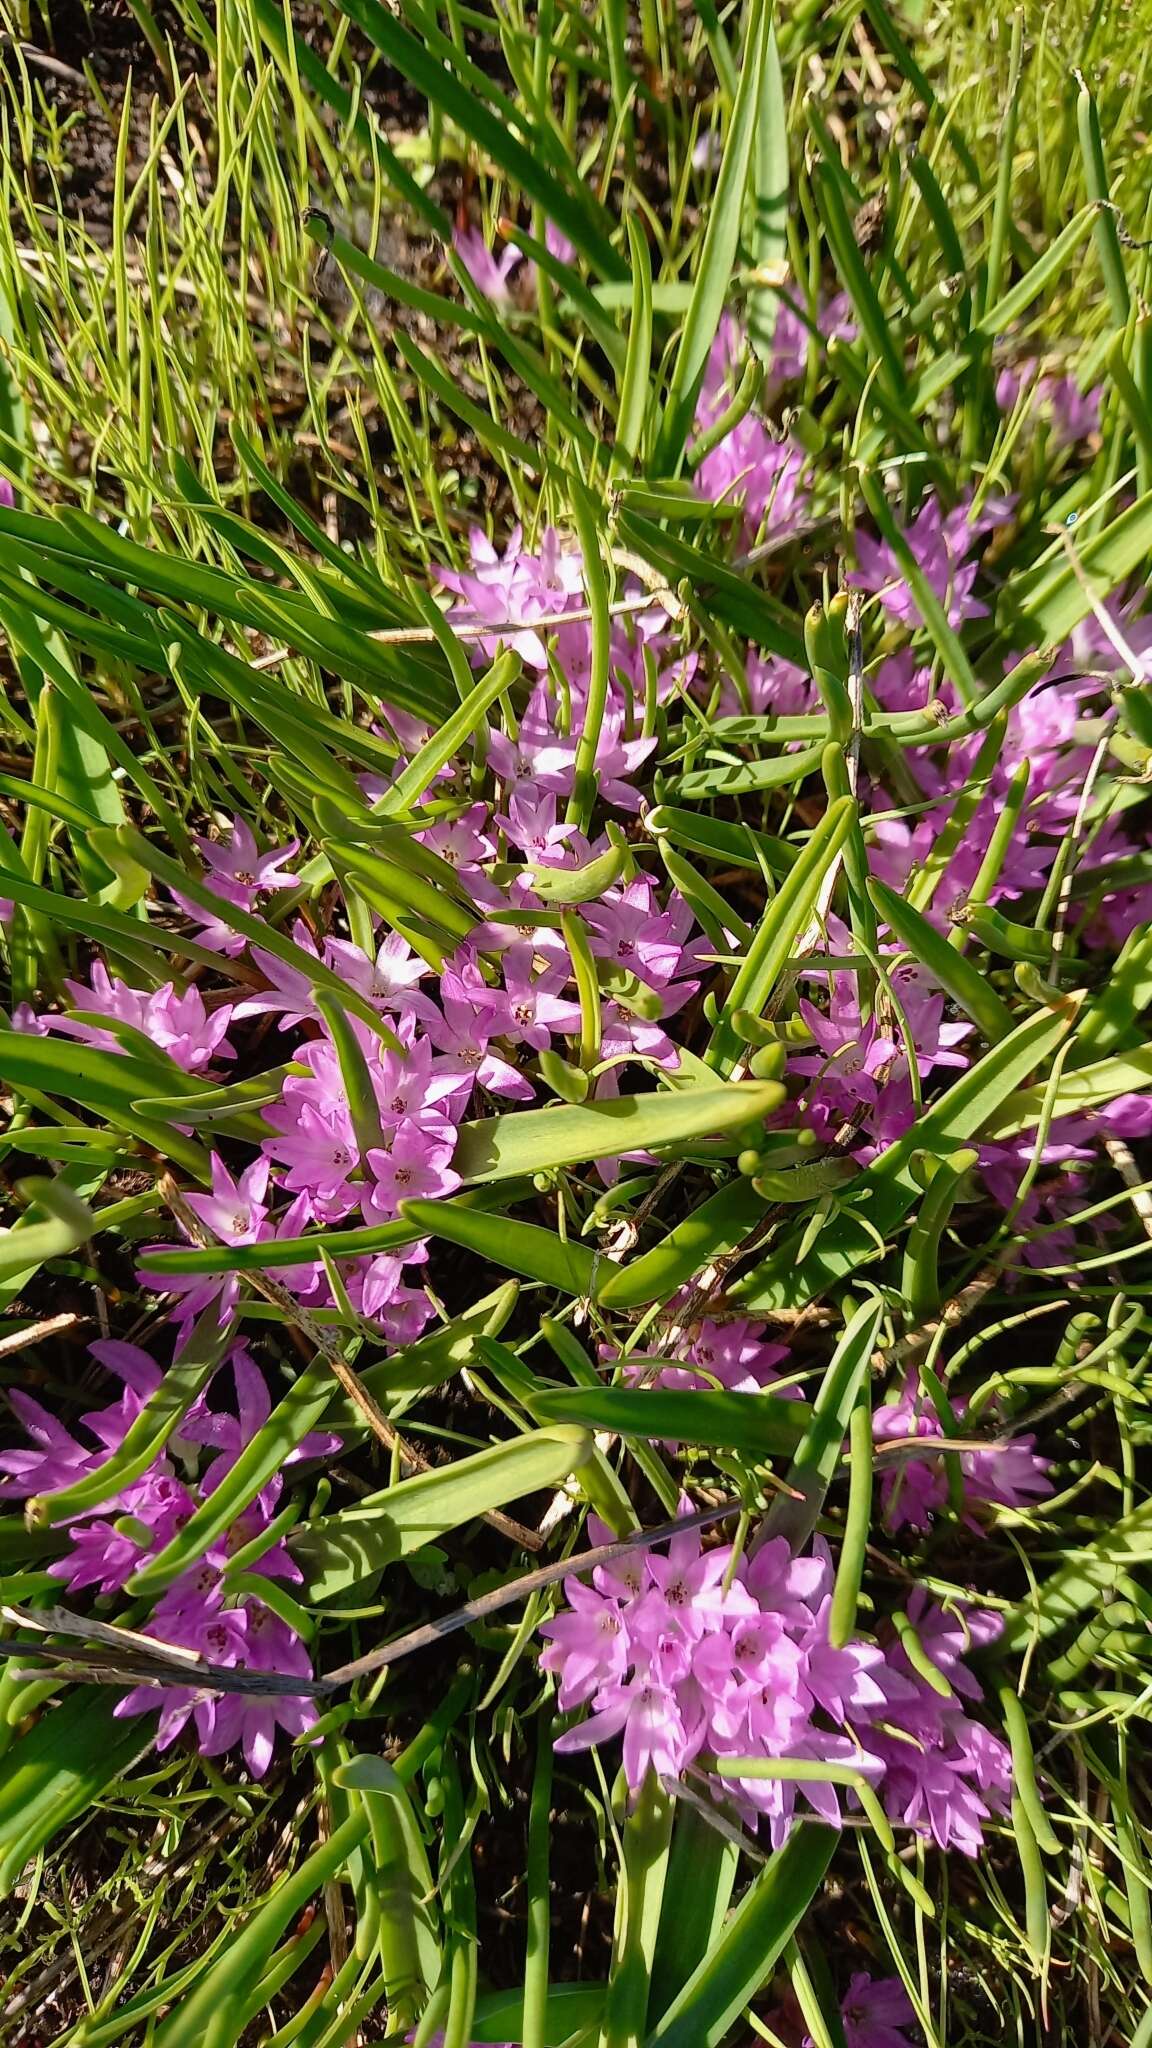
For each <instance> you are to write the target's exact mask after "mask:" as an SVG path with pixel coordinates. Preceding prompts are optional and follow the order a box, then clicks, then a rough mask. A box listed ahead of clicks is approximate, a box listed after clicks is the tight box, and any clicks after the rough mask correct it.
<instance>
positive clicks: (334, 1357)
mask: <svg viewBox="0 0 1152 2048" xmlns="http://www.w3.org/2000/svg"><path fill="white" fill-rule="evenodd" d="M157 1185H158V1187H159V1191H160V1195H161V1198H162V1200H163V1201H164V1203H165V1204H166V1206H167V1207H168V1208H169V1209H170V1210H171V1211H172V1214H173V1215H174V1216H175V1218H176V1220H177V1222H178V1223H180V1224H181V1226H182V1227H183V1229H184V1230H186V1231H187V1232H188V1235H189V1237H191V1239H192V1241H193V1243H194V1244H198V1245H201V1246H202V1247H204V1248H205V1249H208V1248H210V1247H212V1246H215V1245H217V1244H219V1243H221V1242H222V1240H221V1239H219V1238H218V1237H216V1236H215V1234H214V1233H213V1232H212V1231H209V1230H206V1229H205V1227H204V1225H203V1224H202V1223H201V1221H200V1218H199V1217H198V1216H197V1215H196V1214H195V1211H194V1210H192V1209H190V1208H189V1206H188V1203H187V1201H186V1200H185V1198H184V1195H183V1194H182V1192H181V1190H180V1188H179V1187H178V1186H177V1184H176V1181H175V1180H174V1179H173V1176H172V1175H171V1174H170V1173H169V1172H167V1171H165V1172H164V1173H162V1174H161V1175H160V1179H159V1182H158V1184H157ZM247 1277H248V1279H249V1280H250V1281H251V1283H252V1285H253V1287H254V1288H255V1289H256V1292H257V1293H258V1294H262V1295H263V1296H264V1299H265V1300H266V1301H270V1302H272V1303H273V1305H274V1306H275V1307H276V1308H278V1309H279V1310H280V1311H281V1313H282V1314H283V1316H284V1317H285V1319H286V1320H287V1321H288V1322H289V1323H291V1324H293V1325H294V1327H295V1328H296V1329H298V1330H299V1331H300V1332H301V1334H302V1335H303V1336H304V1337H306V1338H307V1340H308V1342H309V1343H310V1344H313V1345H314V1346H315V1348H316V1350H317V1351H318V1352H319V1353H320V1356H321V1357H322V1358H323V1360H324V1362H325V1364H326V1365H327V1366H328V1367H329V1368H330V1370H331V1372H332V1375H333V1377H334V1378H335V1379H336V1380H338V1381H339V1384H340V1386H341V1387H342V1388H343V1390H344V1392H345V1393H346V1394H347V1396H348V1398H349V1400H350V1401H352V1402H353V1403H354V1404H355V1406H356V1407H357V1408H358V1409H359V1411H360V1413H361V1415H362V1416H363V1417H364V1420H365V1422H366V1423H367V1425H368V1427H369V1429H370V1430H371V1431H372V1433H373V1435H374V1436H376V1437H377V1438H378V1439H379V1441H380V1442H381V1443H382V1444H383V1445H384V1446H385V1448H386V1449H387V1450H388V1451H389V1452H393V1453H395V1456H396V1458H397V1459H398V1461H399V1463H400V1466H401V1469H402V1470H403V1469H405V1468H407V1470H408V1471H409V1472H430V1471H432V1469H433V1467H432V1464H431V1462H430V1460H429V1459H427V1458H426V1457H425V1456H424V1454H423V1452H422V1451H417V1450H415V1449H414V1448H413V1446H412V1445H411V1444H410V1443H408V1442H407V1441H406V1440H405V1438H403V1437H402V1436H401V1435H400V1432H399V1430H398V1429H396V1428H395V1426H394V1425H393V1424H392V1423H391V1422H389V1420H388V1417H387V1416H386V1415H385V1413H384V1410H383V1409H382V1408H381V1406H380V1403H379V1401H377V1400H376V1398H375V1396H374V1395H373V1394H371V1393H370V1392H369V1390H368V1388H367V1387H366V1386H365V1385H364V1382H363V1380H362V1379H361V1378H360V1375H359V1373H357V1372H355V1371H354V1370H353V1368H352V1366H350V1365H349V1363H348V1360H347V1359H346V1358H345V1356H344V1353H343V1352H342V1351H341V1349H340V1346H339V1345H338V1344H337V1342H336V1340H335V1338H333V1337H330V1336H329V1334H328V1332H327V1330H326V1329H325V1328H324V1327H323V1325H322V1324H321V1323H318V1322H317V1321H316V1319H315V1317H314V1316H312V1315H311V1314H310V1313H309V1311H308V1310H307V1309H306V1308H303V1307H302V1306H301V1304H300V1303H299V1302H298V1301H297V1300H296V1299H295V1297H294V1296H293V1295H291V1294H289V1292H288V1289H287V1288H286V1287H284V1286H282V1285H281V1283H280V1281H279V1280H273V1278H272V1276H271V1274H270V1273H261V1272H259V1271H255V1272H250V1273H249V1274H248V1276H247ZM484 1520H485V1521H486V1522H488V1523H490V1525H491V1527H492V1528H493V1529H498V1530H499V1531H500V1534H501V1535H502V1536H507V1537H509V1538H511V1540H512V1542H514V1543H519V1544H520V1545H521V1546H522V1548H523V1549H525V1550H539V1549H540V1548H541V1547H542V1540H541V1538H540V1537H539V1536H538V1535H537V1534H536V1531H535V1529H528V1528H525V1526H524V1524H523V1523H522V1522H517V1521H514V1520H513V1518H512V1516H511V1515H504V1514H501V1512H500V1510H499V1508H490V1509H489V1510H488V1512H487V1513H486V1514H485V1516H484Z"/></svg>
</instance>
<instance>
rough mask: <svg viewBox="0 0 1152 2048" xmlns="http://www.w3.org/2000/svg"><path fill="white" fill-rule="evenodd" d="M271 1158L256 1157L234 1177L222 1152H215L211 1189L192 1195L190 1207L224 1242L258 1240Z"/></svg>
mask: <svg viewBox="0 0 1152 2048" xmlns="http://www.w3.org/2000/svg"><path fill="white" fill-rule="evenodd" d="M267 1189H268V1161H267V1160H266V1159H257V1160H254V1161H253V1164H252V1165H251V1166H248V1167H246V1168H245V1170H244V1172H243V1173H242V1174H241V1176H240V1179H239V1181H238V1182H237V1181H234V1180H233V1178H232V1175H231V1174H230V1173H229V1171H228V1168H227V1167H226V1166H225V1164H224V1161H223V1160H222V1159H221V1157H220V1155H219V1153H217V1152H214V1153H213V1154H212V1193H211V1194H210V1195H189V1196H188V1198H187V1199H188V1207H189V1208H190V1209H191V1210H192V1212H193V1214H194V1215H195V1216H198V1217H199V1218H200V1221H201V1222H202V1223H206V1224H207V1226H208V1228H209V1230H210V1231H211V1232H212V1233H213V1235H214V1236H215V1237H218V1238H220V1239H221V1240H222V1241H223V1242H224V1243H225V1244H255V1243H256V1241H257V1239H258V1238H259V1237H260V1236H261V1234H262V1230H263V1225H264V1222H265V1220H266V1218H267V1215H268V1210H267V1208H266V1207H265V1205H264V1196H265V1194H266V1192H267Z"/></svg>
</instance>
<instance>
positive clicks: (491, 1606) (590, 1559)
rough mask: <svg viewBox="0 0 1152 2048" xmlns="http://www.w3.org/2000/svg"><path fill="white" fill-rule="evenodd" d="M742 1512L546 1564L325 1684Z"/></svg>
mask: <svg viewBox="0 0 1152 2048" xmlns="http://www.w3.org/2000/svg"><path fill="white" fill-rule="evenodd" d="M739 1512H740V1502H739V1501H738V1500H729V1501H724V1502H723V1503H721V1504H720V1505H719V1506H717V1507H711V1508H701V1509H700V1511H699V1512H698V1513H697V1514H694V1515H681V1516H679V1517H678V1518H677V1520H676V1521H674V1522H663V1523H661V1525H660V1527H659V1528H658V1529H641V1530H639V1531H638V1532H637V1534H636V1535H635V1536H623V1537H621V1539H620V1541H619V1542H618V1543H601V1544H599V1545H598V1546H597V1547H596V1549H595V1550H580V1551H577V1553H576V1555H575V1557H562V1558H560V1559H559V1561H558V1562H557V1563H556V1564H544V1565H540V1566H538V1567H537V1569H536V1570H535V1571H533V1572H525V1573H524V1574H523V1576H522V1577H521V1578H518V1579H513V1580H512V1581H511V1583H510V1584H509V1585H506V1586H496V1587H494V1588H493V1590H492V1592H490V1593H481V1594H480V1596H479V1597H478V1598H477V1599H475V1600H468V1601H466V1602H465V1604H464V1606H463V1607H457V1608H455V1609H454V1610H453V1612H452V1613H451V1614H444V1615H441V1616H440V1618H439V1620H438V1621H426V1622H424V1623H423V1624H422V1625H421V1627H420V1628H413V1629H409V1631H408V1633H407V1635H403V1636H397V1637H395V1639H394V1640H393V1641H392V1642H390V1643H382V1644H381V1646H380V1648H379V1649H378V1650H369V1651H368V1652H367V1653H366V1655H365V1656H363V1657H356V1658H354V1659H353V1661H352V1663H351V1664H341V1665H340V1666H339V1667H338V1668H337V1670H335V1671H326V1672H325V1674H324V1676H323V1678H322V1679H321V1681H320V1683H321V1685H322V1686H323V1687H324V1689H325V1691H334V1690H335V1688H336V1687H337V1686H338V1685H350V1684H351V1683H352V1680H353V1679H354V1678H364V1677H366V1676H367V1674H368V1673H369V1672H370V1671H382V1670H383V1669H384V1668H385V1666H386V1665H388V1664H395V1663H398V1662H399V1660H400V1658H401V1657H408V1656H410V1655H411V1654H412V1652H413V1650H426V1649H429V1648H431V1646H432V1644H433V1643H438V1642H441V1641H442V1640H443V1638H444V1637H445V1636H449V1635H453V1634H455V1632H456V1630H457V1629H461V1628H469V1627H470V1626H471V1625H472V1623H473V1622H476V1621H486V1620H487V1618H488V1616H489V1615H490V1614H498V1613H499V1611H500V1609H501V1608H502V1607H510V1606H511V1605H512V1603H513V1601H516V1600H524V1599H527V1597H528V1595H529V1594H530V1593H538V1592H539V1591H540V1590H541V1588H542V1587H544V1586H554V1585H556V1583H557V1582H558V1580H560V1579H571V1578H579V1577H581V1576H582V1575H583V1573H585V1572H590V1571H594V1570H595V1569H596V1567H597V1565H602V1564H614V1563H615V1562H616V1560H617V1558H620V1557H627V1556H628V1555H629V1553H630V1552H631V1551H633V1550H645V1549H647V1548H648V1547H649V1546H650V1545H651V1544H653V1543H666V1542H668V1540H669V1538H670V1537H673V1536H682V1535H684V1534H685V1533H686V1532H687V1531H688V1530H690V1529H703V1528H704V1527H705V1526H706V1525H707V1524H708V1523H710V1522H720V1521H723V1519H724V1517H725V1516H726V1515H735V1514H739Z"/></svg>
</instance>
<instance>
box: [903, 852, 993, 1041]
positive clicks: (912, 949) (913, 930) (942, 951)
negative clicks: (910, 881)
mask: <svg viewBox="0 0 1152 2048" xmlns="http://www.w3.org/2000/svg"><path fill="white" fill-rule="evenodd" d="M868 894H869V896H870V897H871V898H872V901H873V903H874V904H875V906H876V910H877V912H878V913H879V915H880V916H881V917H882V918H883V919H884V921H885V923H886V924H887V925H888V926H889V928H890V929H891V931H892V932H894V933H895V936H896V937H897V938H898V939H899V941H900V944H901V945H902V946H906V947H907V949H908V951H909V953H911V955H912V958H913V959H914V960H918V961H919V962H920V965H921V966H922V967H925V968H927V970H928V973H929V974H930V975H931V977H932V979H933V981H935V982H936V983H938V985H939V986H940V987H941V988H942V989H943V990H944V991H945V993H946V994H947V995H950V996H951V998H952V1000H953V1002H954V1003H955V1004H956V1005H957V1006H958V1007H959V1008H960V1009H961V1010H963V1012H964V1014H965V1016H966V1017H971V1019H972V1022H973V1023H974V1024H975V1025H976V1027H977V1029H978V1030H979V1031H981V1032H982V1033H983V1035H984V1037H985V1038H986V1039H987V1040H988V1042H989V1044H990V1045H996V1044H998V1043H999V1041H1000V1040H1001V1039H1002V1038H1007V1036H1008V1033H1009V1032H1010V1031H1011V1030H1012V1028H1013V1023H1014V1021H1015V1020H1014V1019H1013V1016H1012V1012H1011V1010H1010V1009H1009V1008H1008V1005H1007V1003H1006V1002H1004V1001H1003V1000H1002V998H1001V997H1000V996H998V995H997V993H996V991H995V989H994V988H993V987H992V986H991V983H990V982H989V981H988V980H987V979H986V977H985V976H984V975H983V974H981V972H980V969H979V968H978V967H975V966H973V964H972V962H971V960H969V959H968V958H967V956H966V955H965V954H964V953H958V952H957V951H956V948H955V947H954V946H950V945H949V944H948V941H947V939H946V938H944V937H943V936H942V934H941V933H940V932H938V931H937V930H936V929H935V927H934V926H933V925H931V924H929V922H928V919H927V918H926V917H922V916H921V914H920V912H919V911H918V910H915V909H913V906H912V905H911V904H910V903H907V902H905V900H904V898H903V897H902V896H898V895H897V893H896V891H895V889H890V888H889V887H888V885H887V883H886V882H880V881H877V880H875V879H873V880H871V881H869V884H868Z"/></svg>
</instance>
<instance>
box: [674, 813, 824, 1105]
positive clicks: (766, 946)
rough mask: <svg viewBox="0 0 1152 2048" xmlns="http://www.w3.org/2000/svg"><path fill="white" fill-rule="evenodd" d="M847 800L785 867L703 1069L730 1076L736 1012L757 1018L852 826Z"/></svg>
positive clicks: (737, 1043) (739, 1051)
mask: <svg viewBox="0 0 1152 2048" xmlns="http://www.w3.org/2000/svg"><path fill="white" fill-rule="evenodd" d="M856 817H857V811H856V804H855V802H854V800H853V798H852V797H850V796H844V797H838V798H837V799H836V802H835V803H832V804H829V806H828V809H827V810H826V811H825V813H824V816H823V817H822V818H821V820H820V823H819V824H818V825H817V827H816V829H815V831H814V832H813V833H812V835H811V837H810V838H809V840H808V843H807V845H806V846H805V847H804V849H803V851H802V853H800V854H799V856H798V857H797V859H796V861H795V862H794V864H793V866H792V867H791V868H789V870H788V873H787V874H786V875H785V877H784V880H783V881H782V882H781V884H780V887H779V889H778V890H777V892H776V895H775V896H774V897H773V898H772V901H771V902H770V903H769V905H768V907H767V909H766V910H765V912H764V915H763V917H762V918H761V920H760V923H759V925H758V926H757V929H756V935H755V937H754V938H753V940H752V944H751V945H750V946H749V948H748V951H747V953H746V954H745V956H744V959H743V960H742V962H741V964H740V966H739V968H738V969H737V971H736V974H735V977H734V979H733V981H732V984H731V986H730V988H729V990H728V994H727V996H726V997H725V999H724V1007H723V1009H722V1010H721V1012H720V1016H719V1018H718V1019H717V1023H716V1028H715V1030H714V1032H713V1034H712V1042H711V1044H710V1045H709V1047H708V1051H707V1053H706V1055H705V1058H706V1059H707V1062H708V1065H709V1066H710V1067H713V1068H716V1069H718V1070H719V1071H720V1072H721V1073H731V1071H732V1068H733V1067H734V1066H735V1065H736V1062H737V1061H738V1060H739V1059H740V1058H741V1057H742V1055H743V1052H744V1042H743V1040H742V1039H741V1037H740V1035H739V1033H738V1032H737V1031H736V1029H735V1027H734V1025H733V1022H732V1018H733V1015H734V1013H735V1012H736V1011H737V1010H750V1011H751V1012H752V1014H753V1016H757V1017H758V1016H760V1014H761V1013H762V1011H763V1009H764V1006H765V1004H766V1003H767V1001H768V998H769V996H770V995H771V994H772V991H773V989H774V988H775V986H776V983H777V982H778V981H779V979H780V976H781V974H782V973H783V972H784V969H785V967H786V966H787V964H788V961H789V959H790V957H791V954H792V950H793V948H794V946H795V943H796V940H797V938H798V937H799V936H800V933H801V932H802V931H803V930H804V929H805V927H806V925H807V924H808V922H809V920H810V918H811V916H812V913H813V911H814V910H815V908H816V904H817V901H818V899H819V895H820V889H821V885H822V884H823V881H824V877H825V875H826V874H827V873H828V870H829V869H830V868H831V866H832V863H833V861H834V860H835V859H836V858H837V856H838V854H839V853H840V850H841V848H842V847H843V845H844V843H845V841H846V839H847V837H848V834H849V833H850V831H851V830H852V827H853V825H854V824H855V823H856Z"/></svg>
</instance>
